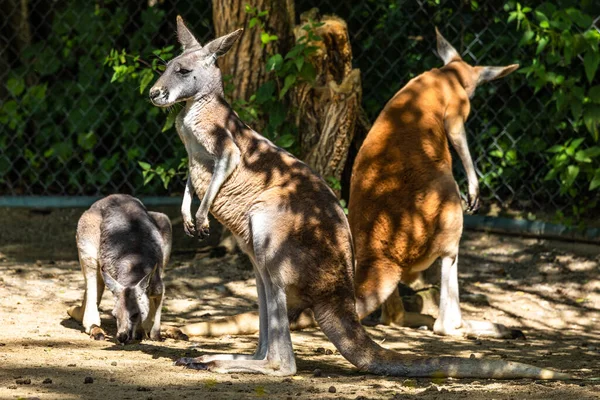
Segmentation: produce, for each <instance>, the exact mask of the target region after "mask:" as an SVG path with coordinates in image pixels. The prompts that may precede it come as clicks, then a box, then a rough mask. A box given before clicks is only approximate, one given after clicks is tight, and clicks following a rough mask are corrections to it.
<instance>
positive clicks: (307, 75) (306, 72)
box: [298, 62, 317, 83]
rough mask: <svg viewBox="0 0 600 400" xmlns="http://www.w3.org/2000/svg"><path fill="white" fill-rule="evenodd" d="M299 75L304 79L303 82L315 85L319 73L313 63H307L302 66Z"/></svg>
mask: <svg viewBox="0 0 600 400" xmlns="http://www.w3.org/2000/svg"><path fill="white" fill-rule="evenodd" d="M298 75H300V78H302V80H304V81H306V82H310V83H313V82H314V81H315V78H316V77H317V71H316V70H315V67H314V66H313V65H312V64H311V63H309V62H307V63H304V65H303V66H302V70H300V72H299V74H298Z"/></svg>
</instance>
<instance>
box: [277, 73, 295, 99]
mask: <svg viewBox="0 0 600 400" xmlns="http://www.w3.org/2000/svg"><path fill="white" fill-rule="evenodd" d="M294 83H296V75H288V76H286V77H285V81H284V83H283V88H282V89H281V92H279V99H280V100H281V99H283V96H285V94H286V93H287V92H288V90H290V88H291V87H292V85H294Z"/></svg>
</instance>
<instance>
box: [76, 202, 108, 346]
mask: <svg viewBox="0 0 600 400" xmlns="http://www.w3.org/2000/svg"><path fill="white" fill-rule="evenodd" d="M101 222H102V215H101V214H100V212H99V211H98V210H88V211H86V212H85V213H83V215H82V216H81V218H80V219H79V223H78V224H77V239H76V240H77V250H78V253H79V263H80V264H81V271H82V272H83V278H84V280H85V292H84V295H83V302H82V305H81V306H74V307H71V308H70V309H69V310H68V311H67V313H68V314H69V315H70V316H71V317H72V318H73V319H75V320H76V321H79V322H81V323H82V324H83V327H84V329H85V332H86V333H89V334H90V336H91V337H93V338H94V339H96V340H104V338H105V336H106V333H105V332H104V331H103V330H102V328H100V313H99V311H98V305H99V304H100V300H101V299H102V294H103V293H104V281H103V280H102V276H101V274H100V267H99V263H98V255H99V249H100V224H101Z"/></svg>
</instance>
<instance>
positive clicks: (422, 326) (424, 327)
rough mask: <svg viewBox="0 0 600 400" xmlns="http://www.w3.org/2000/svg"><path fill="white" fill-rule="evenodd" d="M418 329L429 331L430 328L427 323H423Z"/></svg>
mask: <svg viewBox="0 0 600 400" xmlns="http://www.w3.org/2000/svg"><path fill="white" fill-rule="evenodd" d="M417 330H418V331H428V330H429V328H428V327H427V325H421V326H420V327H418V328H417Z"/></svg>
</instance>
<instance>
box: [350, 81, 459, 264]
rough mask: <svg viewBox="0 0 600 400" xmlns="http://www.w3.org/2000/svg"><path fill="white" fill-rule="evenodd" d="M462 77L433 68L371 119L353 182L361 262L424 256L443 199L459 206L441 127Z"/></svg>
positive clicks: (352, 209) (352, 208) (412, 260)
mask: <svg viewBox="0 0 600 400" xmlns="http://www.w3.org/2000/svg"><path fill="white" fill-rule="evenodd" d="M457 83H458V82H456V78H455V76H454V75H453V74H452V73H451V71H444V70H443V69H442V70H441V69H433V70H431V71H428V72H426V73H424V74H422V75H420V76H418V77H416V78H414V79H412V80H411V81H410V82H409V83H408V84H407V85H406V86H405V87H404V88H402V89H401V90H400V91H399V92H398V93H396V95H395V96H394V97H393V98H392V99H391V100H390V101H389V102H388V103H387V104H386V106H385V107H384V109H383V110H382V112H381V113H380V115H379V117H378V118H377V120H376V121H375V123H374V124H373V127H372V128H371V130H370V132H369V134H368V135H367V138H366V139H365V142H364V143H363V145H362V147H361V149H360V151H359V153H358V156H357V158H356V161H355V164H354V169H353V174H352V181H351V187H350V203H349V207H348V209H349V215H348V217H349V221H350V228H351V230H352V234H353V237H354V242H355V248H356V257H357V261H358V263H365V264H371V263H373V262H387V261H389V262H390V263H391V264H395V265H400V266H402V265H404V264H414V263H418V262H420V261H421V259H422V258H423V255H424V254H425V253H427V250H428V248H429V247H430V246H431V245H432V244H433V243H432V239H433V237H432V236H431V235H430V234H429V233H430V232H432V231H434V230H435V229H436V228H435V226H436V225H438V224H439V223H440V220H439V219H440V208H441V207H442V204H445V203H447V202H448V201H449V200H450V201H451V203H452V204H451V207H460V197H459V195H458V192H457V189H456V185H455V183H454V179H453V176H452V159H451V155H450V150H449V146H448V139H447V137H446V132H445V127H444V116H445V113H446V110H447V107H448V97H449V96H450V93H451V92H452V89H453V87H455V86H456V85H457ZM457 228H459V229H460V227H457ZM459 235H460V233H459ZM382 253H386V254H388V256H389V257H387V258H386V259H385V260H384V259H382V258H381V257H380V254H382ZM424 261H426V260H424ZM390 268H392V269H393V267H390Z"/></svg>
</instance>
